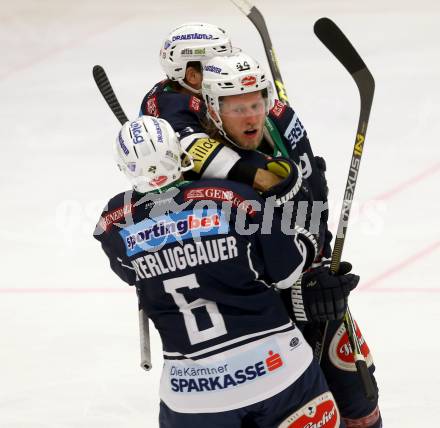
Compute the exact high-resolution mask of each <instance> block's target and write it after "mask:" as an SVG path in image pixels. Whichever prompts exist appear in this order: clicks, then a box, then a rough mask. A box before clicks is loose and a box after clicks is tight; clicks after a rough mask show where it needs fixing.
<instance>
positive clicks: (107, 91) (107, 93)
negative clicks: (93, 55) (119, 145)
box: [93, 65, 128, 125]
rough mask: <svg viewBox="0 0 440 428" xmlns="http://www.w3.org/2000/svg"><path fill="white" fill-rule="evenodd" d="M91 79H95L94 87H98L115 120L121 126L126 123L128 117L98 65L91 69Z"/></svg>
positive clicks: (103, 71)
mask: <svg viewBox="0 0 440 428" xmlns="http://www.w3.org/2000/svg"><path fill="white" fill-rule="evenodd" d="M93 79H95V83H96V86H97V87H98V89H99V91H100V92H101V95H102V96H103V98H104V100H105V101H106V103H107V104H108V106H109V107H110V109H111V111H112V112H113V114H114V115H115V116H116V119H118V120H119V122H120V123H121V125H123V124H124V123H125V122H128V117H127V115H126V114H125V113H124V110H122V107H121V104H119V101H118V99H117V98H116V95H115V92H114V91H113V88H112V85H111V84H110V81H109V80H108V77H107V74H106V72H105V70H104V69H103V68H102V67H101V66H100V65H95V66H94V67H93Z"/></svg>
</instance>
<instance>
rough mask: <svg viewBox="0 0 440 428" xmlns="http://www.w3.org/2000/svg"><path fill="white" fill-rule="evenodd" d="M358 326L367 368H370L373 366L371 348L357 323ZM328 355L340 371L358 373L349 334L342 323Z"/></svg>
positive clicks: (357, 329)
mask: <svg viewBox="0 0 440 428" xmlns="http://www.w3.org/2000/svg"><path fill="white" fill-rule="evenodd" d="M355 325H356V336H357V337H358V339H359V344H360V345H361V352H362V355H363V356H364V357H365V360H366V363H367V366H368V367H370V366H371V365H372V364H373V357H372V355H371V353H370V348H369V347H368V345H367V343H366V342H365V339H364V337H363V336H362V333H361V332H360V330H359V327H358V325H357V323H356V322H355ZM328 354H329V357H330V361H331V362H332V363H333V364H334V365H335V366H336V367H337V368H339V369H341V370H344V371H349V372H355V371H356V365H355V363H354V357H353V352H352V348H351V345H350V342H349V340H348V336H347V332H346V330H345V326H344V324H343V323H342V324H341V325H340V327H339V328H338V330H337V331H336V333H335V335H334V336H333V338H332V340H331V342H330V346H329V349H328Z"/></svg>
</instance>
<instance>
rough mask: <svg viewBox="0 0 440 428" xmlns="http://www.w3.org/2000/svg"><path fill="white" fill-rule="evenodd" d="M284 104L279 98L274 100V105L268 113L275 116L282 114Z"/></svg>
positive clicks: (284, 108) (278, 116)
mask: <svg viewBox="0 0 440 428" xmlns="http://www.w3.org/2000/svg"><path fill="white" fill-rule="evenodd" d="M286 108H287V106H286V104H283V103H282V102H281V101H279V100H275V105H274V106H273V107H272V109H271V111H270V113H271V114H273V115H274V116H275V117H276V118H278V119H279V118H280V117H282V116H283V114H284V112H285V111H286Z"/></svg>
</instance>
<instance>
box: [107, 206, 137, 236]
mask: <svg viewBox="0 0 440 428" xmlns="http://www.w3.org/2000/svg"><path fill="white" fill-rule="evenodd" d="M132 212H133V204H131V203H130V204H125V205H123V206H122V207H119V208H116V209H115V210H113V211H111V212H109V213H107V214H106V215H104V216H103V217H101V219H100V220H99V226H101V228H102V230H103V231H105V232H107V229H109V228H110V226H111V225H112V224H114V223H116V222H118V221H119V220H122V219H123V218H124V217H125V216H126V215H128V214H131V213H132Z"/></svg>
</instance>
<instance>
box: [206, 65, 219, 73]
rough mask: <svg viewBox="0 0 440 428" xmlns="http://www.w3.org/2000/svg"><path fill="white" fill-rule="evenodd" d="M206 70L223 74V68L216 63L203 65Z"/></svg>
mask: <svg viewBox="0 0 440 428" xmlns="http://www.w3.org/2000/svg"><path fill="white" fill-rule="evenodd" d="M203 69H204V70H205V71H210V72H211V73H216V74H221V72H222V69H221V68H220V67H216V66H215V65H205V66H204V67H203Z"/></svg>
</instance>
